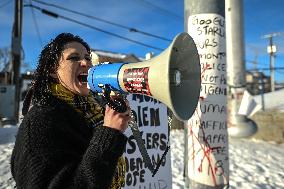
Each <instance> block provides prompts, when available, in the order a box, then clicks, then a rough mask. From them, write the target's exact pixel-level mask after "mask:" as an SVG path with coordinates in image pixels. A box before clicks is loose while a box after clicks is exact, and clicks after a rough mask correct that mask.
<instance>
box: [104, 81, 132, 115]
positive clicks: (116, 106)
mask: <svg viewBox="0 0 284 189" xmlns="http://www.w3.org/2000/svg"><path fill="white" fill-rule="evenodd" d="M101 88H102V89H103V97H104V99H105V101H106V104H107V105H108V106H110V108H111V109H113V110H115V111H117V112H119V113H123V112H126V110H127V105H126V102H125V101H124V99H123V97H122V98H115V99H114V100H112V99H111V97H110V93H111V86H110V85H107V84H106V85H104V86H101Z"/></svg>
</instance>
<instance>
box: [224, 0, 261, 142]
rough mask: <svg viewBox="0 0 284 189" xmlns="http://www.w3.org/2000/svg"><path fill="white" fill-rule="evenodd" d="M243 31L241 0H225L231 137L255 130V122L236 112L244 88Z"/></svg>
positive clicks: (249, 133) (250, 133)
mask: <svg viewBox="0 0 284 189" xmlns="http://www.w3.org/2000/svg"><path fill="white" fill-rule="evenodd" d="M243 33H244V32H243V0H237V1H236V0H226V34H227V37H226V39H227V76H228V132H229V135H230V136H232V137H248V136H251V135H253V134H255V133H256V131H257V127H256V124H255V122H253V121H252V120H251V119H248V118H247V117H246V116H245V115H240V114H238V110H239V108H240V103H241V100H242V97H243V94H244V91H245V90H246V68H245V51H244V37H243V36H244V35H243Z"/></svg>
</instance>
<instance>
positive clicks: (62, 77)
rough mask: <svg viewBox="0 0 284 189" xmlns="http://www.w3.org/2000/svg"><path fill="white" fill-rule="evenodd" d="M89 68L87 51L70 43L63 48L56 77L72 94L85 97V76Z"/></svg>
mask: <svg viewBox="0 0 284 189" xmlns="http://www.w3.org/2000/svg"><path fill="white" fill-rule="evenodd" d="M91 66H92V63H91V57H90V54H89V53H88V51H87V49H86V48H85V47H84V46H83V45H82V44H81V43H79V42H70V43H67V44H66V45H65V46H64V50H63V52H62V55H61V57H60V60H59V67H58V70H57V77H58V79H59V81H60V83H61V84H62V85H63V86H64V87H66V88H67V89H69V90H70V91H72V92H73V93H75V94H79V95H83V96H87V95H88V94H89V89H88V88H87V74H88V69H89V68H90V67H91Z"/></svg>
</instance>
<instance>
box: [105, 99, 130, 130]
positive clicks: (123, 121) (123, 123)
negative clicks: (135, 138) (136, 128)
mask: <svg viewBox="0 0 284 189" xmlns="http://www.w3.org/2000/svg"><path fill="white" fill-rule="evenodd" d="M126 104H127V111H126V112H124V113H119V112H117V111H115V110H113V109H112V108H110V107H109V106H108V105H106V110H105V117H104V126H106V127H110V128H113V129H117V130H119V131H120V132H122V133H123V132H124V131H125V130H126V129H127V126H128V122H129V120H130V119H131V116H130V114H131V110H130V107H129V103H128V102H127V101H126Z"/></svg>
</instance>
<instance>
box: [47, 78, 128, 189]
mask: <svg viewBox="0 0 284 189" xmlns="http://www.w3.org/2000/svg"><path fill="white" fill-rule="evenodd" d="M50 88H51V91H52V94H53V95H54V96H55V97H57V98H59V99H61V100H63V101H64V102H66V103H67V104H69V105H71V106H72V107H73V108H74V109H75V110H76V111H77V112H78V113H80V114H82V115H83V116H84V118H85V120H86V121H87V123H88V125H89V126H92V127H97V126H102V125H103V119H104V114H103V108H102V107H101V106H100V105H99V104H98V103H97V102H96V101H95V99H94V97H93V96H92V95H91V94H90V95H89V96H86V97H85V96H79V95H75V94H74V93H72V92H71V91H69V90H68V89H66V88H65V87H64V86H62V85H61V84H57V83H53V84H51V85H50ZM125 166H126V163H125V160H124V157H123V156H121V157H120V158H119V159H118V164H117V168H116V173H115V175H114V178H113V181H112V184H111V186H110V188H109V189H119V188H121V186H123V185H124V178H125V172H126V170H125Z"/></svg>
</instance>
